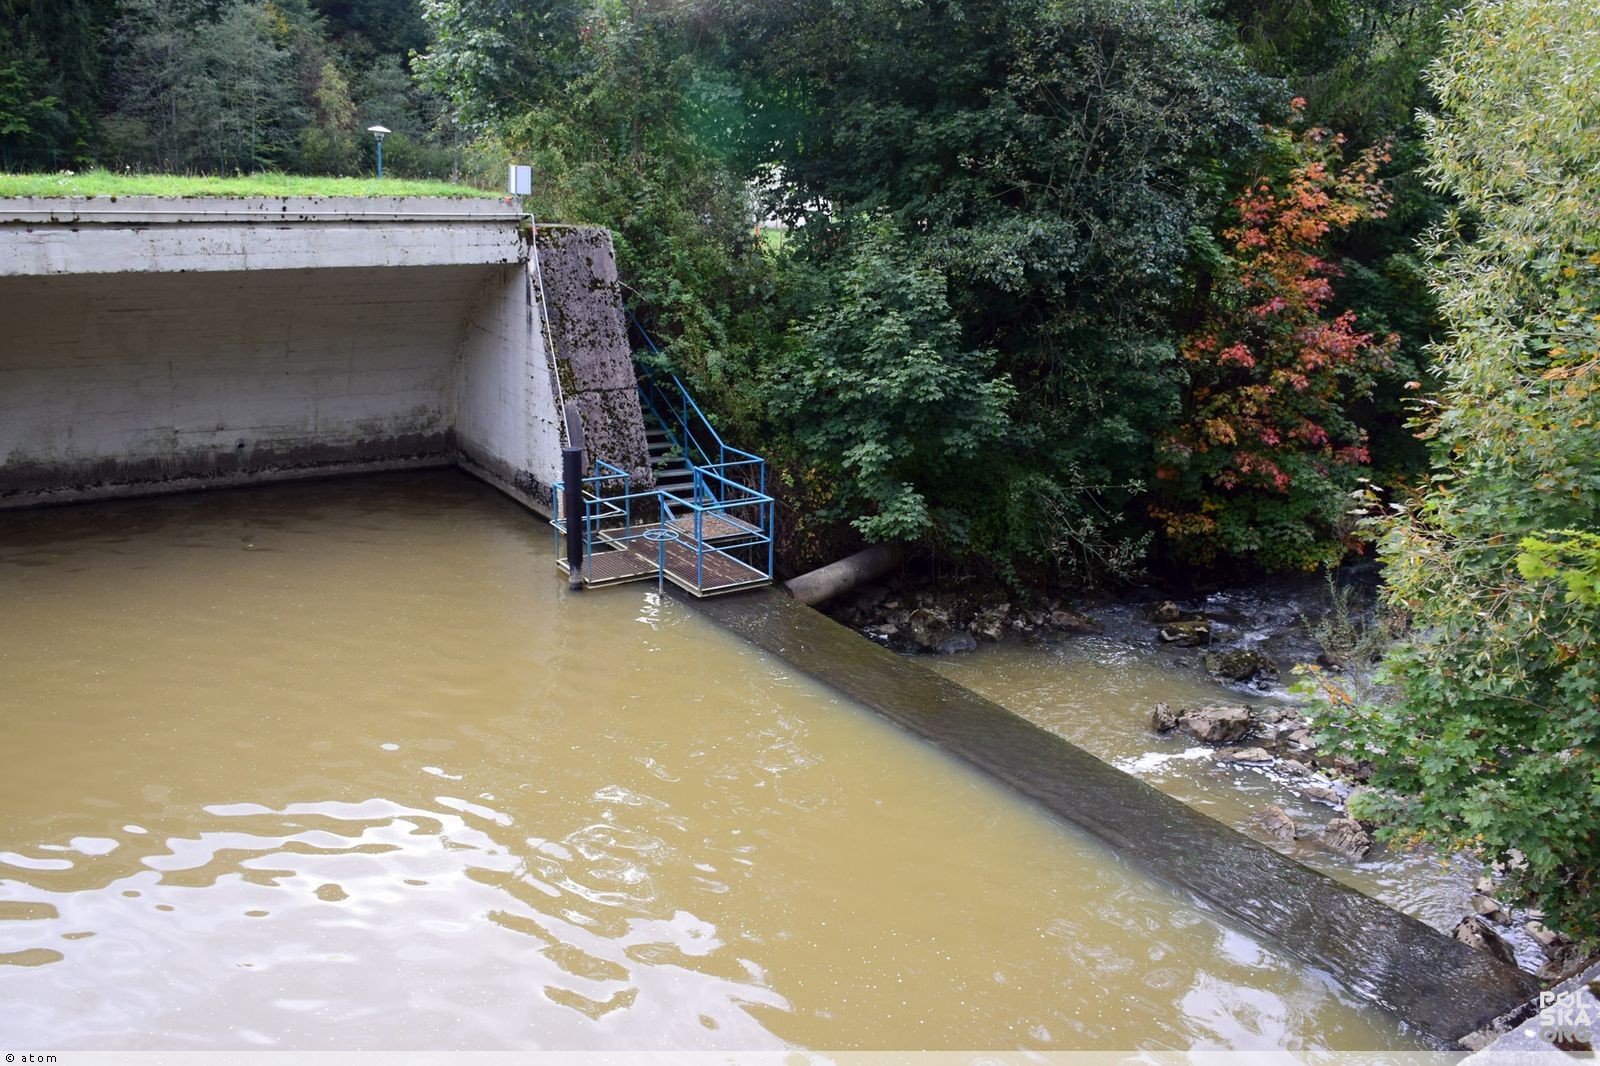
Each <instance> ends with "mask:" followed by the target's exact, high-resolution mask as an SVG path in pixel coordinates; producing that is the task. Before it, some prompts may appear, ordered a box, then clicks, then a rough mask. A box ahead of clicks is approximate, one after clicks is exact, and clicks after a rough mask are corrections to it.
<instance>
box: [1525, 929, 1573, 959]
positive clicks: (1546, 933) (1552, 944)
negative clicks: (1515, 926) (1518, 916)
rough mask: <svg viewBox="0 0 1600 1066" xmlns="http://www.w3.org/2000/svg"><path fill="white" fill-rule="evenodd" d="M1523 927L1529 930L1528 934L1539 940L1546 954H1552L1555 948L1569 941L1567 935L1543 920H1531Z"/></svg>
mask: <svg viewBox="0 0 1600 1066" xmlns="http://www.w3.org/2000/svg"><path fill="white" fill-rule="evenodd" d="M1522 928H1524V929H1526V930H1527V931H1528V935H1529V936H1531V937H1533V939H1534V940H1535V941H1537V942H1538V944H1539V947H1540V948H1542V949H1543V950H1544V953H1545V954H1546V955H1548V954H1550V953H1551V951H1552V950H1554V949H1555V948H1557V947H1560V946H1561V945H1563V944H1566V943H1567V942H1568V941H1567V938H1566V937H1565V936H1563V935H1562V934H1561V933H1558V932H1556V931H1555V930H1554V929H1551V928H1550V927H1549V926H1547V925H1545V924H1544V923H1543V922H1529V923H1527V924H1526V925H1524V926H1523V927H1522Z"/></svg>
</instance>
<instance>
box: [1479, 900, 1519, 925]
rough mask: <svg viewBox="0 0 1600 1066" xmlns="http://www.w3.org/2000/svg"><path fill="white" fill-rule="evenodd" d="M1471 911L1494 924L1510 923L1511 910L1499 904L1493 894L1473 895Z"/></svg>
mask: <svg viewBox="0 0 1600 1066" xmlns="http://www.w3.org/2000/svg"><path fill="white" fill-rule="evenodd" d="M1472 911H1473V913H1474V914H1476V915H1477V916H1478V917H1480V918H1486V919H1488V920H1489V921H1491V922H1494V923H1495V924H1496V925H1510V924H1511V912H1510V911H1508V910H1506V909H1505V908H1504V907H1502V906H1501V905H1500V901H1499V900H1497V899H1495V898H1494V897H1493V896H1482V895H1478V896H1473V897H1472Z"/></svg>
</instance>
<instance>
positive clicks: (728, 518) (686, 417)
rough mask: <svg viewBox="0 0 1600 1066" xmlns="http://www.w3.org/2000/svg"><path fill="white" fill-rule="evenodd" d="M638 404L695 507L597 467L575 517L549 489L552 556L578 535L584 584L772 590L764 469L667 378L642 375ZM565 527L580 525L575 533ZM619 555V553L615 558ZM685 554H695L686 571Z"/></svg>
mask: <svg viewBox="0 0 1600 1066" xmlns="http://www.w3.org/2000/svg"><path fill="white" fill-rule="evenodd" d="M629 317H632V315H631V313H630V316H629ZM633 324H634V325H635V326H636V327H637V328H638V330H639V335H640V336H641V337H643V338H644V342H645V344H646V345H648V346H649V348H650V351H651V352H653V353H654V354H655V355H657V356H660V354H661V350H660V349H659V348H657V347H656V344H655V341H654V340H652V339H651V338H650V335H649V334H648V333H646V332H645V329H644V327H643V326H642V325H640V323H639V320H638V319H637V318H634V319H633ZM639 397H640V401H641V403H642V404H643V406H644V407H645V408H646V409H647V410H649V412H650V413H651V415H653V416H654V417H655V419H656V421H657V422H659V423H660V425H661V427H662V428H663V429H664V430H665V431H666V433H667V438H668V440H669V441H670V442H671V444H672V446H673V447H674V448H675V449H677V451H678V452H679V453H680V454H681V455H682V456H683V458H684V464H685V466H686V467H687V468H688V470H689V473H690V475H691V482H690V487H689V492H690V495H691V497H692V498H690V499H684V498H683V497H682V496H681V495H678V494H677V493H676V492H673V491H669V490H667V489H661V488H653V489H646V490H638V491H636V490H635V489H634V487H633V479H632V478H631V477H630V476H629V474H628V472H627V471H626V470H624V469H623V468H622V467H620V466H617V465H616V464H614V463H608V462H605V461H603V460H597V461H596V462H595V464H594V474H593V476H590V477H586V478H584V479H583V491H582V493H581V496H582V499H583V514H582V516H568V515H566V514H563V513H562V500H563V496H562V488H563V486H562V484H561V483H560V482H557V483H556V485H555V486H554V488H553V489H552V490H551V501H550V508H551V509H550V513H551V520H550V524H551V525H552V526H554V527H555V539H556V550H557V557H558V558H563V559H564V558H565V556H563V555H561V538H562V537H563V536H566V537H569V538H570V537H572V536H581V537H582V538H583V553H582V558H583V575H582V576H583V580H584V583H585V584H597V583H610V582H615V581H629V580H635V579H637V578H643V577H650V576H654V577H656V578H657V580H658V581H660V580H670V581H672V582H673V583H674V584H678V585H682V586H683V587H685V588H688V589H689V590H690V591H691V592H694V593H695V594H696V595H705V594H707V593H709V592H717V591H725V590H731V589H734V588H743V587H745V586H748V585H757V584H766V583H770V582H771V581H772V565H773V547H774V545H773V534H774V529H775V528H776V517H777V512H776V508H777V505H776V501H774V500H773V498H772V497H771V496H769V495H767V462H766V460H765V459H763V458H762V457H761V456H759V455H755V454H753V453H751V452H747V451H744V450H743V449H740V448H734V447H732V446H730V445H729V444H727V443H726V442H725V441H723V439H722V435H721V434H719V433H718V432H717V430H716V427H715V426H713V425H712V424H711V420H710V419H709V418H707V417H706V414H705V412H704V411H702V410H701V409H700V405H699V404H698V403H696V402H695V399H694V397H693V396H691V395H690V394H689V390H688V389H687V388H685V387H684V384H683V382H682V381H680V380H679V379H678V376H677V375H676V374H673V373H671V372H670V371H651V370H648V369H646V370H645V371H644V373H643V377H642V379H641V381H640V383H639ZM569 518H576V519H577V524H578V526H579V528H578V529H576V530H574V529H573V528H572V522H571V521H569ZM618 552H621V553H624V554H622V555H616V554H613V553H618ZM688 553H692V555H693V560H692V561H693V567H692V572H691V568H690V566H689V562H690V559H689V557H688ZM596 559H601V560H603V568H602V569H603V572H601V573H597V571H596V569H595V561H596ZM708 560H709V561H710V563H711V564H712V565H711V569H710V570H708V568H707V562H708ZM563 565H565V564H563ZM691 573H692V576H691Z"/></svg>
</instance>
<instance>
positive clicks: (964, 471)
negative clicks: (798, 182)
mask: <svg viewBox="0 0 1600 1066" xmlns="http://www.w3.org/2000/svg"><path fill="white" fill-rule="evenodd" d="M860 225H861V226H862V228H863V230H864V232H863V233H862V235H861V236H860V238H859V239H858V240H855V241H852V242H851V243H850V245H849V251H848V253H846V254H847V257H848V261H847V263H846V265H845V266H844V267H843V269H842V270H841V271H839V272H838V274H837V275H836V277H835V278H834V279H833V283H832V285H831V287H830V289H829V291H828V293H827V298H826V299H825V300H823V301H822V302H821V303H820V304H819V306H818V309H817V310H816V311H815V312H814V313H813V314H812V315H811V316H810V317H809V318H808V319H807V320H806V321H805V322H804V323H803V324H802V325H801V326H800V329H799V336H798V344H797V345H796V346H795V347H794V349H793V350H792V351H791V353H790V355H789V358H788V359H787V360H786V361H784V362H782V363H780V364H779V365H778V366H777V367H776V381H775V383H774V385H773V392H772V395H773V406H774V409H775V410H776V412H777V413H778V414H779V415H780V416H781V417H784V418H787V419H789V420H790V421H791V424H792V425H793V426H794V428H795V434H796V437H797V439H798V442H799V444H800V446H801V447H802V449H803V450H804V451H805V453H806V456H807V458H808V459H809V460H810V461H811V462H814V463H817V464H821V465H824V466H826V467H828V468H831V469H832V470H833V471H834V480H835V482H836V483H837V484H838V485H839V486H840V489H839V491H838V495H837V497H836V500H835V505H836V507H837V508H839V510H840V513H839V515H838V517H842V518H844V519H846V520H849V521H850V522H851V524H852V525H853V526H854V527H855V528H856V529H857V530H858V531H859V532H860V533H861V534H862V535H863V536H864V537H865V538H866V539H867V540H869V541H886V540H914V539H917V538H921V537H924V536H926V535H928V534H929V533H931V532H934V531H935V530H936V528H937V525H938V523H937V517H938V510H939V503H940V500H941V495H942V494H941V488H942V486H943V485H944V484H946V483H948V482H949V481H952V480H954V481H963V480H972V479H977V478H981V477H982V476H983V475H982V471H981V469H970V467H972V466H974V465H975V460H977V459H978V458H979V457H980V456H981V455H982V454H983V453H984V451H985V450H986V449H987V448H989V447H990V446H991V445H993V444H994V443H996V442H997V441H998V440H1000V439H1001V438H1002V437H1003V436H1004V435H1005V432H1006V429H1007V424H1006V408H1007V406H1008V405H1009V404H1010V403H1011V401H1012V399H1013V398H1014V395H1015V393H1014V391H1013V389H1012V388H1011V385H1010V383H1009V382H1008V381H1007V380H1006V379H1005V378H1004V377H1003V376H1001V377H996V376H993V363H994V353H993V352H990V351H982V350H974V349H966V348H965V346H964V345H963V344H962V340H961V327H960V325H959V324H958V323H957V322H956V321H955V319H954V317H953V316H952V315H951V313H950V307H949V304H948V303H947V302H946V300H945V280H944V278H943V277H942V276H941V274H940V273H939V272H938V271H936V270H933V269H930V268H929V267H928V266H927V265H926V264H923V263H920V262H918V261H917V259H916V256H915V253H913V252H911V251H910V250H909V249H908V248H907V247H906V244H905V242H904V241H903V240H902V239H901V238H900V237H899V235H898V234H897V233H896V232H895V230H894V226H893V223H892V222H890V221H889V220H888V219H887V218H880V219H876V220H871V221H867V222H862V223H860Z"/></svg>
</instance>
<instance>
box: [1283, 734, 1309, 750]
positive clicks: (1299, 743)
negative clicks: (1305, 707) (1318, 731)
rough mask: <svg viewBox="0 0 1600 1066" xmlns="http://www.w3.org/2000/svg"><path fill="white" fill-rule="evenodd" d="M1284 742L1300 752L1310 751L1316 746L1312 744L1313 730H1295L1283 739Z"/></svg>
mask: <svg viewBox="0 0 1600 1066" xmlns="http://www.w3.org/2000/svg"><path fill="white" fill-rule="evenodd" d="M1283 741H1284V743H1285V744H1288V745H1289V746H1290V747H1292V748H1295V749H1296V750H1298V751H1310V750H1311V749H1312V748H1313V747H1314V746H1315V745H1314V744H1313V743H1312V740H1311V730H1309V729H1296V730H1293V731H1291V732H1290V733H1289V735H1288V736H1286V737H1284V738H1283Z"/></svg>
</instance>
